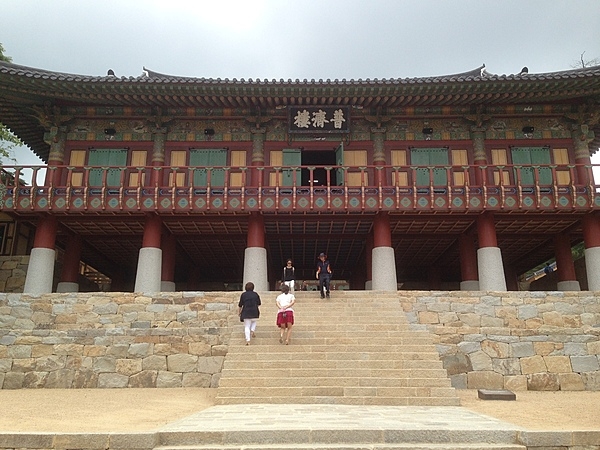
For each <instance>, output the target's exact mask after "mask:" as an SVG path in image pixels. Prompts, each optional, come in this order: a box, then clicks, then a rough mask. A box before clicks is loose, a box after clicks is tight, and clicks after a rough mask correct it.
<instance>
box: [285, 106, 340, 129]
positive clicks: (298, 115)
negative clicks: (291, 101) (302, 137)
mask: <svg viewBox="0 0 600 450" xmlns="http://www.w3.org/2000/svg"><path fill="white" fill-rule="evenodd" d="M288 111H289V130H290V132H291V133H348V132H349V131H350V108H348V107H345V106H300V107H290V108H288Z"/></svg>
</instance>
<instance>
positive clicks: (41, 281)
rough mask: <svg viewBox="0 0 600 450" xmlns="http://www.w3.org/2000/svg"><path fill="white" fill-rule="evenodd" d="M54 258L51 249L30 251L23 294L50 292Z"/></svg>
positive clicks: (54, 254) (54, 253) (53, 251)
mask: <svg viewBox="0 0 600 450" xmlns="http://www.w3.org/2000/svg"><path fill="white" fill-rule="evenodd" d="M55 258H56V250H53V249H51V248H41V247H39V248H32V249H31V255H30V256H29V267H27V275H26V276H25V286H24V287H23V293H24V294H49V293H51V292H52V281H53V279H54V259H55Z"/></svg>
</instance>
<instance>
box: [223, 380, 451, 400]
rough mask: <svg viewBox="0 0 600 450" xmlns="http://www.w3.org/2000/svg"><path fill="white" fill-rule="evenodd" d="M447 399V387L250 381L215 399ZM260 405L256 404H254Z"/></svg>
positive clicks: (230, 389) (225, 390) (448, 391)
mask: <svg viewBox="0 0 600 450" xmlns="http://www.w3.org/2000/svg"><path fill="white" fill-rule="evenodd" d="M241 395H245V396H247V397H285V396H288V397H367V396H368V397H451V396H453V395H454V389H453V388H451V387H450V386H431V387H430V386H418V387H415V386H411V387H408V386H404V387H397V386H395V387H387V386H378V387H377V386H339V385H336V386H285V385H282V387H273V386H268V387H257V386H254V385H253V384H252V382H251V381H250V382H249V383H247V384H246V386H243V387H233V386H232V387H226V386H224V387H221V386H219V396H220V397H221V398H224V397H238V396H241ZM257 403H260V402H257Z"/></svg>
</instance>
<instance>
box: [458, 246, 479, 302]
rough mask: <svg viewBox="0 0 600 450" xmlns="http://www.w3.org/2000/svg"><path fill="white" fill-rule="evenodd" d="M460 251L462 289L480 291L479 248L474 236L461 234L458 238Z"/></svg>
mask: <svg viewBox="0 0 600 450" xmlns="http://www.w3.org/2000/svg"><path fill="white" fill-rule="evenodd" d="M458 245H459V253H460V275H461V282H460V290H461V291H478V290H479V275H478V273H477V249H476V248H475V241H474V239H473V237H472V236H470V235H468V234H461V235H460V237H459V238H458Z"/></svg>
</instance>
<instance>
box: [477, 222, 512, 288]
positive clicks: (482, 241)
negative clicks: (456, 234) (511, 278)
mask: <svg viewBox="0 0 600 450" xmlns="http://www.w3.org/2000/svg"><path fill="white" fill-rule="evenodd" d="M477 238H478V240H479V248H478V249H477V273H478V275H479V290H481V291H502V292H505V291H506V290H507V289H506V276H505V273H504V263H503V261H502V252H501V251H500V248H498V241H497V239H496V227H495V225H494V215H493V214H492V213H491V212H487V211H486V212H484V213H483V214H481V215H480V216H478V217H477Z"/></svg>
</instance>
